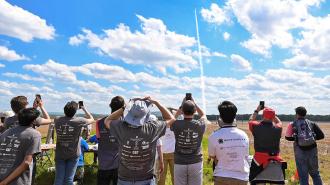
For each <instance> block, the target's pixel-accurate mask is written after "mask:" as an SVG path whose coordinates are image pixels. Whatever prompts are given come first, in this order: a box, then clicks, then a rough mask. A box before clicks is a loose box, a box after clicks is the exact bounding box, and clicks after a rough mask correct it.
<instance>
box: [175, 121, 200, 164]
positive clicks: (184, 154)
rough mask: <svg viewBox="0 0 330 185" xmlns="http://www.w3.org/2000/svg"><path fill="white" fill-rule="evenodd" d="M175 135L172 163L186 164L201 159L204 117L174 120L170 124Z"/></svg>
mask: <svg viewBox="0 0 330 185" xmlns="http://www.w3.org/2000/svg"><path fill="white" fill-rule="evenodd" d="M171 130H172V131H173V132H174V135H175V140H176V142H175V151H174V163H175V164H181V165H187V164H195V163H198V162H202V161H203V156H202V152H201V143H202V139H203V135H204V132H205V119H200V120H176V121H175V122H174V123H173V125H172V126H171Z"/></svg>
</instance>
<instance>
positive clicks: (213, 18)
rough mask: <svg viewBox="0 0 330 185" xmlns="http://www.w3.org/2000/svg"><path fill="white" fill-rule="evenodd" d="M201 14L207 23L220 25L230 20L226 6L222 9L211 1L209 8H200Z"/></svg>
mask: <svg viewBox="0 0 330 185" xmlns="http://www.w3.org/2000/svg"><path fill="white" fill-rule="evenodd" d="M201 14H202V17H203V19H204V20H205V21H206V22H208V23H213V24H217V25H221V24H223V23H226V22H230V17H229V15H228V12H226V8H224V9H222V8H220V7H219V6H218V5H217V4H215V3H212V4H211V6H210V9H206V8H202V10H201Z"/></svg>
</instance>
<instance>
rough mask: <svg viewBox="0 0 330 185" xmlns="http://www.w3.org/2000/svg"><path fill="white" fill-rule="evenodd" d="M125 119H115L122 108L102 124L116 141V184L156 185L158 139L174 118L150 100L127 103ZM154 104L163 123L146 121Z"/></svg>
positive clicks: (147, 98)
mask: <svg viewBox="0 0 330 185" xmlns="http://www.w3.org/2000/svg"><path fill="white" fill-rule="evenodd" d="M129 103H130V104H129V105H130V106H128V107H127V108H126V111H125V115H124V119H123V120H118V118H120V117H121V116H122V115H123V113H124V110H125V106H123V107H122V108H121V109H119V110H117V111H115V112H113V113H112V114H110V115H109V116H108V117H107V118H106V119H105V125H106V127H107V128H108V129H110V133H111V134H113V135H114V136H115V137H116V138H117V140H118V142H119V168H118V185H155V184H156V182H155V179H154V175H155V174H154V164H155V155H156V152H157V149H156V144H157V140H158V139H159V138H160V137H161V136H162V135H164V134H165V131H166V126H167V125H172V124H173V122H174V121H175V119H174V117H173V115H172V114H171V113H170V112H169V111H168V110H167V109H166V108H165V107H164V106H163V105H162V104H160V103H159V102H158V101H157V100H155V99H152V98H151V97H145V98H136V99H133V100H132V101H130V102H129ZM151 105H155V106H156V107H157V108H158V109H159V111H160V112H161V114H162V117H163V118H164V120H165V121H164V122H160V121H152V120H150V119H149V116H150V106H151Z"/></svg>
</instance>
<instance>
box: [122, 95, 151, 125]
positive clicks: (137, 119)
mask: <svg viewBox="0 0 330 185" xmlns="http://www.w3.org/2000/svg"><path fill="white" fill-rule="evenodd" d="M149 105H150V104H149V103H148V102H146V101H141V100H137V101H134V102H133V104H132V105H131V107H130V109H129V110H128V111H127V113H126V115H125V116H124V121H125V122H127V123H128V124H130V125H132V126H136V127H139V126H142V125H144V124H145V123H146V122H147V121H148V120H149V116H150V109H149Z"/></svg>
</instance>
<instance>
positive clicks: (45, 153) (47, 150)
mask: <svg viewBox="0 0 330 185" xmlns="http://www.w3.org/2000/svg"><path fill="white" fill-rule="evenodd" d="M54 127H55V125H54V123H51V124H49V127H48V132H47V137H46V143H45V144H50V145H51V144H53V141H54ZM53 149H54V147H52V146H51V147H50V146H46V147H44V148H43V147H42V148H41V153H40V155H39V156H38V159H39V161H40V163H41V166H44V165H46V164H50V165H53V162H52V160H51V155H52V151H53ZM44 157H46V160H45V161H44Z"/></svg>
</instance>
